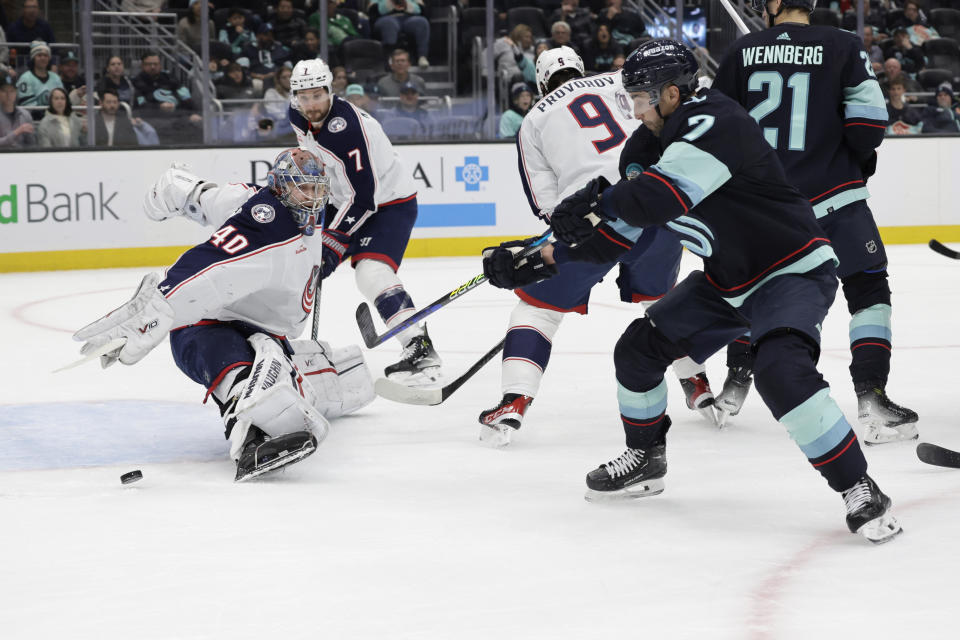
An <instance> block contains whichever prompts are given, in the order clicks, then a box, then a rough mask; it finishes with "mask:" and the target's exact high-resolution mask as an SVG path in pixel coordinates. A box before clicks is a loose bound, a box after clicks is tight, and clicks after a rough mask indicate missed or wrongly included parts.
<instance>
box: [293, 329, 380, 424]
mask: <svg viewBox="0 0 960 640" xmlns="http://www.w3.org/2000/svg"><path fill="white" fill-rule="evenodd" d="M290 346H291V348H292V349H293V357H292V360H293V363H294V365H295V366H296V367H297V369H299V371H300V373H301V375H302V376H303V378H304V380H306V381H308V382H309V383H310V387H311V388H312V390H313V392H314V393H313V395H314V398H313V406H314V407H315V408H316V409H317V410H318V411H319V412H320V413H321V414H323V416H324V417H326V418H328V419H332V418H336V417H339V416H343V415H347V414H349V413H353V412H354V411H356V410H358V409H360V408H362V407H365V406H367V405H368V404H370V403H371V402H373V399H374V398H375V397H376V394H375V393H374V389H373V378H372V377H371V376H370V370H369V369H368V368H367V363H366V361H365V360H364V358H363V353H362V352H361V351H360V347H358V346H357V345H353V344H352V345H348V346H346V347H341V348H338V349H334V348H332V347H331V346H330V345H329V344H328V343H326V342H322V341H320V340H291V341H290Z"/></svg>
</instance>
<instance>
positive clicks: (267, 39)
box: [237, 23, 290, 80]
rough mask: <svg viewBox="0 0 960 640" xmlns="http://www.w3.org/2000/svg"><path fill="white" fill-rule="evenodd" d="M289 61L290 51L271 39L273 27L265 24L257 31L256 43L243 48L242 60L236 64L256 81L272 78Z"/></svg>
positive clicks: (239, 59)
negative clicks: (244, 67) (248, 72)
mask: <svg viewBox="0 0 960 640" xmlns="http://www.w3.org/2000/svg"><path fill="white" fill-rule="evenodd" d="M289 59H290V50H289V49H287V48H286V47H285V46H283V45H282V44H280V43H279V42H276V41H274V39H273V25H271V24H270V23H265V24H262V25H260V28H259V29H257V43H256V44H255V45H253V44H248V45H247V46H246V47H244V48H243V58H238V59H237V62H239V63H240V64H241V65H244V63H246V64H245V65H244V66H246V67H247V68H248V69H249V70H250V77H251V78H256V79H258V80H266V79H268V78H273V77H274V75H275V74H276V73H277V70H278V69H279V68H280V67H282V66H283V63H285V62H287V61H288V60H289Z"/></svg>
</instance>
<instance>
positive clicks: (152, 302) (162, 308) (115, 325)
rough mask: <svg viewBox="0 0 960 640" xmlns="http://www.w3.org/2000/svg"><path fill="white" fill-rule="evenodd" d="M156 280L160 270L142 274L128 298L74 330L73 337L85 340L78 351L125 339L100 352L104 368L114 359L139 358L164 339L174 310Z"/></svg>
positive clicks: (84, 352) (128, 359) (129, 360)
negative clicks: (118, 345)
mask: <svg viewBox="0 0 960 640" xmlns="http://www.w3.org/2000/svg"><path fill="white" fill-rule="evenodd" d="M158 284H160V275H159V274H156V273H151V274H148V275H146V276H144V278H143V280H142V281H141V282H140V287H139V288H138V289H137V292H136V293H135V294H134V295H133V297H132V298H131V299H130V300H129V301H128V302H126V303H124V304H123V305H122V306H120V307H118V308H117V309H114V310H113V311H111V312H110V313H108V314H107V315H105V316H104V317H102V318H100V319H99V320H97V321H95V322H91V323H90V324H88V325H87V326H85V327H84V328H83V329H80V330H79V331H77V332H76V333H75V334H73V339H74V340H76V341H78V342H85V343H86V344H84V345H83V347H82V348H81V349H80V353H82V354H84V355H86V354H88V353H91V352H93V351H95V350H97V349H99V348H100V347H102V346H103V345H105V344H107V343H108V342H110V341H111V340H114V339H116V338H124V339H126V342H125V343H124V344H123V345H122V346H120V347H117V348H116V349H114V350H113V351H110V352H109V353H106V354H104V355H102V356H100V364H101V366H102V367H103V368H104V369H106V368H107V367H109V366H110V365H112V364H113V363H114V362H116V361H117V360H119V361H120V362H122V363H123V364H134V363H136V362H139V361H140V360H141V359H142V358H143V357H144V356H145V355H147V354H148V353H149V352H150V350H151V349H153V348H154V347H155V346H157V345H158V344H160V343H161V342H163V339H164V338H165V337H166V336H167V334H168V333H169V332H170V329H171V328H172V327H173V318H174V311H173V307H171V306H170V303H169V302H167V299H166V298H164V297H163V294H162V293H160V291H159V290H158V289H157V285H158Z"/></svg>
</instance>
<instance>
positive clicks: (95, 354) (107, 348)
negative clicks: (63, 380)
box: [51, 338, 127, 373]
mask: <svg viewBox="0 0 960 640" xmlns="http://www.w3.org/2000/svg"><path fill="white" fill-rule="evenodd" d="M126 343H127V339H126V338H114V339H113V340H111V341H110V342H107V343H106V344H104V345H102V346H100V347H97V348H96V349H94V350H93V351H91V352H90V353H88V354H87V355H85V356H83V357H82V358H80V359H79V360H75V361H73V362H71V363H70V364H67V365H64V366H62V367H60V368H59V369H54V370H53V371H51V373H60V372H61V371H66V370H67V369H73V368H74V367H79V366H80V365H82V364H83V363H84V362H89V361H91V360H93V359H95V358H99V357H100V356H104V355H106V354H108V353H110V352H111V351H113V350H115V349H118V348H120V347H122V346H123V345H125V344H126Z"/></svg>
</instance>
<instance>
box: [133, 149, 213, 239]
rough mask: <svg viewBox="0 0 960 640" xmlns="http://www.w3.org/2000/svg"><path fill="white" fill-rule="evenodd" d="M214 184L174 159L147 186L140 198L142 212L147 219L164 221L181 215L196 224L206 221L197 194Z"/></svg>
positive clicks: (199, 194)
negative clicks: (144, 193) (151, 183)
mask: <svg viewBox="0 0 960 640" xmlns="http://www.w3.org/2000/svg"><path fill="white" fill-rule="evenodd" d="M216 186H217V185H216V184H215V183H213V182H206V181H204V180H202V179H201V178H200V176H197V175H194V174H193V173H192V172H191V171H190V167H189V166H188V165H187V164H185V163H183V162H174V163H173V164H171V165H170V168H169V169H167V170H166V171H164V172H163V175H161V176H160V178H158V179H157V181H156V182H154V183H153V185H152V186H151V187H150V188H149V189H147V193H146V195H145V196H144V198H143V211H144V213H145V214H147V217H148V218H150V219H151V220H157V221H160V220H166V219H167V218H172V217H174V216H184V217H186V218H188V219H190V220H193V221H194V222H197V223H199V224H206V221H205V219H204V215H203V211H202V210H201V208H200V196H201V194H203V192H204V191H206V190H207V189H212V188H214V187H216Z"/></svg>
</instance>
